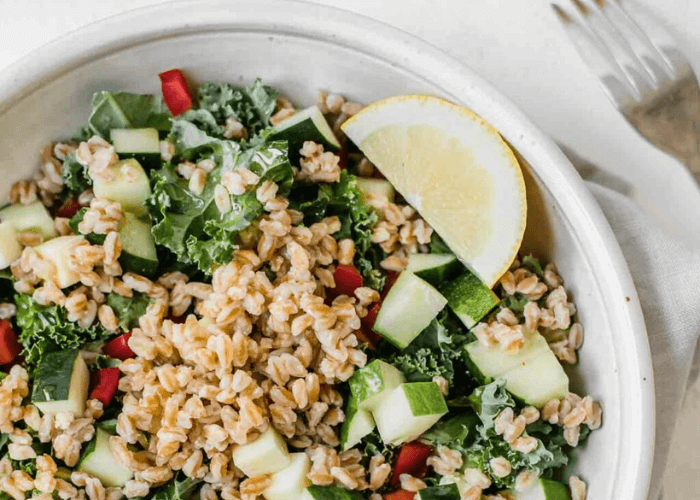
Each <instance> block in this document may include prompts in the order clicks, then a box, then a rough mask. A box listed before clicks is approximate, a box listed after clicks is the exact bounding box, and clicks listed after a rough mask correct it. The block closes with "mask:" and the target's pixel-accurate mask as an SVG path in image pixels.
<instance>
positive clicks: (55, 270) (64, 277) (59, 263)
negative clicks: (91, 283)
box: [34, 235, 85, 288]
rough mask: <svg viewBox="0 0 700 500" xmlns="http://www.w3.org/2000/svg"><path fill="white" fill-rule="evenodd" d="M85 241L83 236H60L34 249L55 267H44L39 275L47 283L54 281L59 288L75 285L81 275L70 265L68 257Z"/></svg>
mask: <svg viewBox="0 0 700 500" xmlns="http://www.w3.org/2000/svg"><path fill="white" fill-rule="evenodd" d="M84 241H85V238H84V237H83V236H78V235H75V236H59V237H58V238H54V239H52V240H49V241H47V242H45V243H42V244H41V245H39V246H37V247H35V248H34V250H35V251H36V253H37V254H39V256H40V257H41V258H43V259H45V260H46V261H48V262H51V264H53V266H42V267H41V268H40V269H38V270H37V275H38V276H39V277H40V278H42V279H43V280H45V281H53V282H54V283H56V285H57V286H58V287H59V288H66V287H69V286H71V285H75V284H76V283H77V282H78V281H80V274H78V273H77V272H76V271H73V270H72V269H71V268H70V266H69V265H68V255H69V253H70V251H71V249H73V248H74V247H76V246H78V245H80V244H82V243H83V242H84Z"/></svg>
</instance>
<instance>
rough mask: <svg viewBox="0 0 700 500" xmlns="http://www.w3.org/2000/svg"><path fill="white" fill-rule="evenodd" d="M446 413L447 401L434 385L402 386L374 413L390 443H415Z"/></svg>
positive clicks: (412, 384)
mask: <svg viewBox="0 0 700 500" xmlns="http://www.w3.org/2000/svg"><path fill="white" fill-rule="evenodd" d="M446 413H447V404H446V403H445V398H444V397H443V395H442V392H440V388H439V387H438V385H437V384H436V383H435V382H411V383H406V384H401V385H400V386H398V387H397V388H396V389H394V390H393V391H392V392H391V394H389V396H388V397H387V398H386V399H384V400H383V401H382V402H381V403H380V404H379V406H377V409H376V410H375V411H374V412H373V413H372V415H373V416H374V420H375V422H377V428H378V429H379V435H380V436H381V437H382V441H384V442H385V443H387V444H393V445H399V444H401V443H405V442H407V441H413V440H414V439H416V438H418V437H419V436H420V435H421V434H423V433H424V432H425V431H427V430H428V429H429V428H430V427H432V426H433V424H435V422H437V421H438V420H440V417H442V416H443V415H445V414H446Z"/></svg>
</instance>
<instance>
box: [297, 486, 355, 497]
mask: <svg viewBox="0 0 700 500" xmlns="http://www.w3.org/2000/svg"><path fill="white" fill-rule="evenodd" d="M306 491H308V492H309V494H310V495H311V498H313V499H314V500H362V498H363V497H362V494H361V493H357V492H354V491H349V490H346V489H343V488H339V487H337V486H309V487H308V488H306Z"/></svg>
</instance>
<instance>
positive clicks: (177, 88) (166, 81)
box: [158, 69, 192, 116]
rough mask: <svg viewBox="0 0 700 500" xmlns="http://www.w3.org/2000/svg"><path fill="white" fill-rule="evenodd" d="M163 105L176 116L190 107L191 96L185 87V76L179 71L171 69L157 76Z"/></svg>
mask: <svg viewBox="0 0 700 500" xmlns="http://www.w3.org/2000/svg"><path fill="white" fill-rule="evenodd" d="M158 76H159V77H160V82H161V89H162V91H163V99H164V100H165V105H166V106H168V109H169V110H170V112H171V113H172V114H173V116H177V115H179V114H181V113H184V112H185V111H187V110H188V109H190V108H191V107H192V94H190V89H189V88H188V87H187V81H186V80H185V75H183V74H182V71H180V70H179V69H171V70H169V71H165V72H163V73H161V74H160V75H158Z"/></svg>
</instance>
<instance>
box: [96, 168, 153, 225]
mask: <svg viewBox="0 0 700 500" xmlns="http://www.w3.org/2000/svg"><path fill="white" fill-rule="evenodd" d="M108 170H109V173H111V176H112V177H111V179H110V180H105V179H104V178H102V177H96V178H94V179H92V190H93V191H94V193H95V196H96V197H97V198H106V199H108V200H111V201H116V202H119V203H120V204H121V206H122V210H124V211H127V212H131V213H133V214H136V215H146V214H147V213H148V208H147V207H146V200H147V199H148V198H149V197H150V196H151V184H150V182H149V180H148V176H147V175H146V172H144V170H143V167H142V166H141V164H140V163H139V162H138V161H136V160H134V159H133V158H130V159H128V160H122V161H120V162H118V163H117V164H116V165H114V166H112V167H109V169H108Z"/></svg>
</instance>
